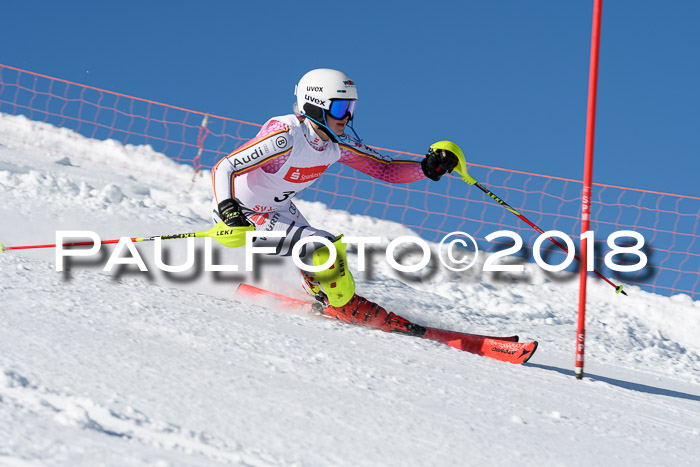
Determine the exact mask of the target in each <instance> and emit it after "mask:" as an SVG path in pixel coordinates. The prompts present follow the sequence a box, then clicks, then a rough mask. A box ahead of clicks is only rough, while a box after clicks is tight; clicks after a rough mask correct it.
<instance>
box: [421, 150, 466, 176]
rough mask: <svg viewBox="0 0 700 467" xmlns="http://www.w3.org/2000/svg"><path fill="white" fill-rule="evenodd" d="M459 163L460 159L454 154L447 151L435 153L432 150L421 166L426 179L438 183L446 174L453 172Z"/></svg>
mask: <svg viewBox="0 0 700 467" xmlns="http://www.w3.org/2000/svg"><path fill="white" fill-rule="evenodd" d="M458 163H459V159H457V156H456V155H455V154H454V153H453V152H450V151H447V150H445V149H438V150H437V151H433V149H432V148H430V151H428V154H426V155H425V159H423V160H422V161H421V163H420V166H421V168H422V169H423V173H424V174H425V176H426V177H428V178H429V179H431V180H435V181H438V180H440V177H442V176H443V175H444V174H445V173H446V172H452V171H453V170H454V168H455V167H457V164H458Z"/></svg>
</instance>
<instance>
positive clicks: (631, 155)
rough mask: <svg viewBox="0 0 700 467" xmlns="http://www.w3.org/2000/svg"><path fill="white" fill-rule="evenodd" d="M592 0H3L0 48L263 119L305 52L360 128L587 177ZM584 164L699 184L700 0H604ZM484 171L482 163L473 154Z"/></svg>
mask: <svg viewBox="0 0 700 467" xmlns="http://www.w3.org/2000/svg"><path fill="white" fill-rule="evenodd" d="M592 11H593V1H592V0H590V1H558V0H556V1H555V0H538V1H515V0H513V1H498V2H484V1H463V2H453V1H450V2H444V1H431V2H422V3H420V4H418V3H416V4H412V3H411V2H398V1H387V2H378V1H373V2H369V1H364V0H361V1H354V2H342V3H341V2H304V1H295V2H288V1H287V2H275V1H269V2H253V1H249V2H226V1H200V2H196V3H195V2H180V1H169V2H166V1H150V2H146V1H140V2H132V1H123V2H93V1H90V2H88V1H65V2H49V1H42V2H39V1H34V0H24V1H22V2H7V3H6V4H4V5H3V7H2V15H1V16H0V26H1V27H0V44H2V45H0V63H3V64H6V65H10V66H15V67H19V68H23V69H27V70H30V71H35V72H38V73H43V74H47V75H51V76H56V77H60V78H63V79H67V80H70V81H75V82H78V83H83V84H88V85H92V86H96V87H100V88H104V89H108V90H112V91H117V92H121V93H125V94H130V95H134V96H138V97H143V98H147V99H151V100H156V101H160V102H164V103H168V104H171V105H176V106H181V107H186V108H191V109H194V110H200V111H204V112H208V113H212V114H217V115H222V116H227V117H232V118H237V119H242V120H246V121H251V122H256V123H263V122H264V121H265V120H267V119H268V118H269V117H271V116H275V115H280V114H286V113H290V112H291V106H292V103H293V100H294V97H293V89H294V84H295V83H296V81H298V79H299V78H300V77H301V76H302V75H303V74H304V73H305V72H306V71H308V70H309V69H312V68H318V67H331V68H338V69H342V70H343V71H345V72H346V73H348V74H349V75H350V76H351V77H352V78H353V79H354V80H355V81H356V82H357V84H358V90H359V94H360V99H359V103H358V107H357V112H356V119H355V120H356V121H355V128H356V130H357V131H358V133H359V134H360V136H361V137H362V138H363V139H364V140H365V142H366V143H367V144H369V145H376V146H381V147H387V148H393V149H398V150H403V151H408V152H414V153H423V152H424V151H425V150H426V149H427V147H428V146H429V145H430V144H431V143H433V142H435V141H438V140H442V139H449V140H453V141H455V142H456V143H458V144H459V145H460V146H461V147H462V148H463V149H464V151H465V153H466V155H467V159H468V161H470V162H473V163H477V164H484V165H490V166H496V167H504V168H508V169H514V170H522V171H528V172H535V173H541V174H546V175H554V176H559V177H566V178H572V179H579V180H580V179H581V178H582V177H583V156H584V138H585V123H586V100H587V92H588V66H589V59H590V40H591V37H590V35H591V21H592ZM602 24H603V28H602V45H601V55H600V75H599V92H598V125H597V132H596V147H595V149H596V152H595V158H596V159H595V171H594V182H598V183H605V184H611V185H620V186H628V187H635V188H643V189H648V190H654V191H662V192H670V193H678V194H685V195H691V196H700V188H699V187H700V183H699V182H698V175H697V174H698V173H699V172H700V89H699V87H700V52H699V51H700V27H698V24H700V2H697V1H695V0H684V1H667V2H658V1H656V2H654V1H648V0H635V1H632V0H627V1H608V2H605V4H604V6H603V23H602ZM473 175H474V176H476V177H477V179H478V178H479V173H478V172H476V171H475V172H474V173H473Z"/></svg>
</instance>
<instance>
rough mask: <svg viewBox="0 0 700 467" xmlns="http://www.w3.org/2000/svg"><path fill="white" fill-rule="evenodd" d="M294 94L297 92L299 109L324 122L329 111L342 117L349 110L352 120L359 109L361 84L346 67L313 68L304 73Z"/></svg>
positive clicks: (338, 117)
mask: <svg viewBox="0 0 700 467" xmlns="http://www.w3.org/2000/svg"><path fill="white" fill-rule="evenodd" d="M294 95H295V96H297V102H296V109H295V112H298V113H300V114H302V115H305V116H307V117H309V118H311V119H312V120H314V121H316V122H317V123H321V124H323V125H324V126H325V125H326V124H327V123H326V115H327V114H329V115H331V116H333V117H335V118H337V119H339V120H340V119H342V118H344V117H345V116H346V115H347V114H348V113H349V114H350V120H352V118H353V116H354V113H355V104H356V103H357V88H356V87H355V83H354V81H353V80H351V79H350V77H349V76H348V75H346V74H345V73H343V72H342V71H338V70H331V69H330V68H318V69H316V70H311V71H309V72H308V73H306V74H305V75H304V76H302V77H301V79H300V80H299V84H297V85H296V87H295V88H294Z"/></svg>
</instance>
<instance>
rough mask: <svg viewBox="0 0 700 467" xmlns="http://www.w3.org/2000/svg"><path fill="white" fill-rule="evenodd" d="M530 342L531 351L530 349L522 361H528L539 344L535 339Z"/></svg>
mask: <svg viewBox="0 0 700 467" xmlns="http://www.w3.org/2000/svg"><path fill="white" fill-rule="evenodd" d="M532 344H533V345H532V351H530V354H529V355H528V356H527V357H525V360H523V363H527V362H529V361H530V359H531V358H532V356H533V355H535V351H537V346H538V345H539V343H538V342H537V341H532Z"/></svg>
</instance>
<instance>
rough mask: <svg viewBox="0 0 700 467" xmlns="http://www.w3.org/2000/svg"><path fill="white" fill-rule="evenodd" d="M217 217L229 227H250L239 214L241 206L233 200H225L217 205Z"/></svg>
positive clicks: (246, 220)
mask: <svg viewBox="0 0 700 467" xmlns="http://www.w3.org/2000/svg"><path fill="white" fill-rule="evenodd" d="M219 216H221V220H222V221H224V223H225V224H226V225H228V226H229V227H248V226H249V225H252V224H251V223H250V222H248V219H246V218H245V216H244V215H243V214H242V213H241V205H240V204H238V201H237V200H235V199H233V198H229V199H225V200H223V201H222V202H220V203H219Z"/></svg>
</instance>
